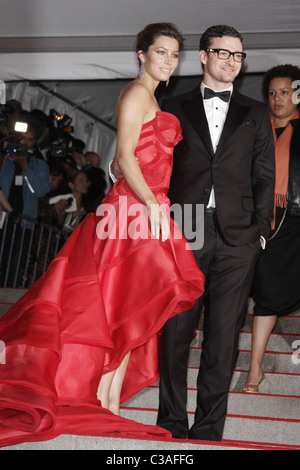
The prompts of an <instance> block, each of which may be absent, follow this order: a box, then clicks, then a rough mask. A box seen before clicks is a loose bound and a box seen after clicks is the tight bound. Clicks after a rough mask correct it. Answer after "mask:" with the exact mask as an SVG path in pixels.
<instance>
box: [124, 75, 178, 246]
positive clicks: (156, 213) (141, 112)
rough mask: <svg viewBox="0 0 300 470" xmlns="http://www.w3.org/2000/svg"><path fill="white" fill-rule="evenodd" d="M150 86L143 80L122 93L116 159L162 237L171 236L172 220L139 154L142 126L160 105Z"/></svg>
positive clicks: (155, 233) (154, 230)
mask: <svg viewBox="0 0 300 470" xmlns="http://www.w3.org/2000/svg"><path fill="white" fill-rule="evenodd" d="M156 106H157V105H156V103H155V101H154V99H153V98H152V97H151V95H150V93H149V92H148V90H147V89H146V88H145V87H144V86H143V85H139V84H134V85H131V86H129V87H128V88H127V89H126V90H125V92H124V93H123V94H122V96H121V98H120V100H119V103H118V108H117V119H118V130H117V152H116V160H117V163H118V165H119V167H120V170H121V172H122V175H123V177H124V178H125V179H126V182H127V183H128V185H129V186H130V187H131V189H132V190H133V191H134V193H135V194H136V195H137V196H138V198H139V199H140V200H141V201H142V202H143V203H144V204H145V205H146V207H147V211H148V216H149V219H150V224H151V233H152V235H154V236H155V237H156V238H159V234H160V232H161V234H162V240H163V241H164V240H166V239H167V238H168V236H169V222H168V219H167V216H166V215H165V214H164V212H163V211H162V209H161V208H160V206H159V204H158V202H157V199H156V197H155V195H154V194H153V192H152V191H151V189H150V188H149V186H148V185H147V183H146V181H145V179H144V176H143V174H142V172H141V170H140V167H139V164H138V162H137V160H136V158H135V154H134V152H135V149H136V146H137V143H138V141H139V137H140V133H141V129H142V126H143V124H144V123H145V122H148V121H150V120H151V119H153V118H154V116H155V113H156V111H158V107H156Z"/></svg>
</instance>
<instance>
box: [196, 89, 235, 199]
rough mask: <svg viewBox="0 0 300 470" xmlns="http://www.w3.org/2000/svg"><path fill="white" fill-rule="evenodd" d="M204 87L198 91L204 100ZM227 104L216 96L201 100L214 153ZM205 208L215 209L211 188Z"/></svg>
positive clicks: (213, 194)
mask: <svg viewBox="0 0 300 470" xmlns="http://www.w3.org/2000/svg"><path fill="white" fill-rule="evenodd" d="M205 87H206V85H205V84H204V83H203V82H202V83H201V85H200V89H201V94H202V97H203V98H204V89H205ZM232 90H233V85H231V86H230V87H229V88H227V89H226V90H222V91H230V92H231V93H232ZM214 91H217V90H214ZM229 103H230V100H229V102H228V103H226V102H225V101H223V100H221V98H219V97H218V96H214V97H213V98H210V99H208V100H205V99H203V106H204V110H205V114H206V119H207V122H208V127H209V132H210V138H211V142H212V146H213V150H214V152H216V150H217V147H218V143H219V140H220V136H221V134H222V130H223V127H224V123H225V120H226V116H227V111H228V108H229ZM207 207H216V201H215V193H214V187H213V186H212V189H211V192H210V197H209V201H208V205H207Z"/></svg>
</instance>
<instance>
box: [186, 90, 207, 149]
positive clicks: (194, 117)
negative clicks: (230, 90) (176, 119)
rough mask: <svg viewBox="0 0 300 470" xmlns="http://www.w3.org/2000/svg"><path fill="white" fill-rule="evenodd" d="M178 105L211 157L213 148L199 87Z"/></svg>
mask: <svg viewBox="0 0 300 470" xmlns="http://www.w3.org/2000/svg"><path fill="white" fill-rule="evenodd" d="M180 105H181V107H182V109H183V111H184V113H185V114H186V116H187V118H188V119H189V121H190V122H191V124H192V126H193V128H194V129H195V131H196V132H197V134H198V135H199V137H200V139H201V141H202V142H203V144H204V146H205V148H206V150H207V151H208V153H209V154H210V155H211V156H213V155H214V151H213V146H212V142H211V138H210V133H209V128H208V123H207V119H206V115H205V110H204V107H203V99H202V95H201V92H200V85H199V86H198V87H197V88H196V89H194V90H193V91H192V92H191V95H190V98H189V99H187V100H185V101H181V102H180Z"/></svg>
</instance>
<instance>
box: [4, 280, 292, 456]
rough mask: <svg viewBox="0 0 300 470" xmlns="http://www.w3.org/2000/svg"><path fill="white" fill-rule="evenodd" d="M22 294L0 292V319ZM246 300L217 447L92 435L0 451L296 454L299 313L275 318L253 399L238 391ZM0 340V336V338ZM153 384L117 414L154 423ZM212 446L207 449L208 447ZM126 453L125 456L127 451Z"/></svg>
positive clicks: (245, 359)
mask: <svg viewBox="0 0 300 470" xmlns="http://www.w3.org/2000/svg"><path fill="white" fill-rule="evenodd" d="M23 293H24V290H22V289H0V316H2V315H4V314H5V312H6V311H7V310H8V309H9V308H10V306H11V305H12V304H13V303H14V302H15V301H16V300H17V299H18V298H19V297H20V296H21V295H22V294H23ZM252 307H253V305H252V300H251V299H249V308H248V313H247V315H246V316H245V323H244V326H243V329H242V332H241V335H240V343H239V357H238V361H237V364H236V369H235V372H234V376H233V379H232V383H231V390H230V394H229V401H228V413H227V419H226V424H225V430H224V436H223V440H222V441H221V442H220V443H211V442H208V441H207V442H206V441H205V442H204V441H188V440H178V439H170V440H159V441H158V440H155V441H154V440H153V441H152V440H151V441H150V440H143V439H123V438H108V437H95V436H77V435H63V436H59V437H57V438H55V439H52V440H50V441H44V442H37V443H23V444H19V445H15V446H9V447H5V448H2V450H18V449H20V450H104V451H107V452H112V451H113V452H116V451H117V452H122V451H124V452H125V451H126V452H129V451H132V452H131V453H132V454H133V451H135V452H138V451H146V450H147V451H150V452H156V453H157V452H158V451H177V453H178V451H180V452H181V453H182V454H184V453H185V452H187V451H188V452H189V453H191V452H196V451H198V450H223V449H228V450H234V449H238V450H241V449H262V450H271V449H276V450H295V449H297V450H299V449H300V312H296V313H294V314H293V315H289V316H288V317H282V318H280V319H279V320H278V322H277V325H276V328H275V330H274V332H273V333H272V335H271V338H270V340H269V343H268V346H267V351H266V354H265V357H264V364H263V367H264V371H265V377H266V378H265V380H264V382H263V384H262V386H261V389H260V393H259V394H258V395H249V394H244V393H242V392H241V389H242V386H243V384H244V382H245V378H246V374H247V371H248V366H249V360H250V348H251V322H252ZM202 322H203V315H201V319H200V323H199V327H198V329H197V334H196V337H195V339H194V341H193V343H192V345H191V349H190V363H189V371H188V384H189V393H188V413H189V417H190V420H191V421H192V419H193V412H194V408H195V402H196V389H195V384H196V378H197V367H198V364H199V358H200V354H201V339H202ZM0 339H1V338H0ZM157 404H158V384H154V385H152V386H150V387H148V388H146V389H144V390H142V391H141V392H140V393H139V394H138V395H136V396H135V397H134V398H132V399H131V400H129V401H128V402H126V403H125V404H124V405H123V407H122V416H124V417H126V418H129V419H133V420H136V421H138V422H142V423H144V424H155V422H156V416H157ZM212 444H213V445H212ZM129 453H130V452H129Z"/></svg>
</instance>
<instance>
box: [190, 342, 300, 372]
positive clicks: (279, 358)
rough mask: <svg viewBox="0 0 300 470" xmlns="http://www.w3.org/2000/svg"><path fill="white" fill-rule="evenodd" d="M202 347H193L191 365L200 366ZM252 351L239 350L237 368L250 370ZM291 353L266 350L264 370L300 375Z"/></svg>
mask: <svg viewBox="0 0 300 470" xmlns="http://www.w3.org/2000/svg"><path fill="white" fill-rule="evenodd" d="M200 355H201V350H200V348H195V349H193V348H191V349H190V356H189V366H190V367H199V363H200ZM250 357H251V353H250V351H239V354H238V358H237V363H236V366H235V368H236V369H237V370H248V369H249V365H250ZM292 357H293V356H292V354H291V353H280V352H277V351H275V352H272V351H266V353H265V354H264V358H263V364H262V365H263V370H264V371H265V372H278V373H289V374H296V375H300V370H299V369H300V367H299V364H294V363H293V361H292Z"/></svg>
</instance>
